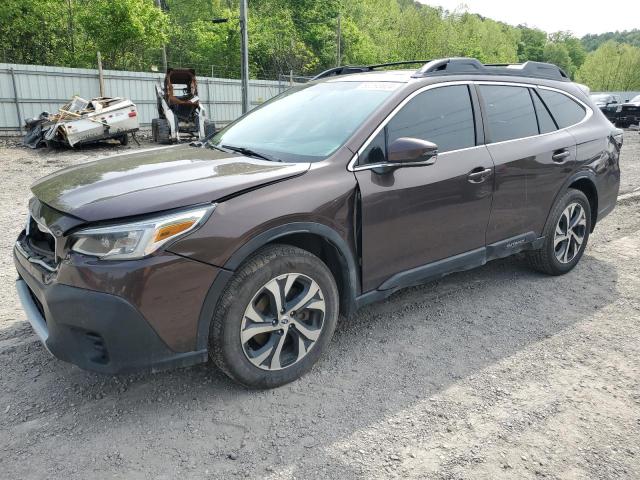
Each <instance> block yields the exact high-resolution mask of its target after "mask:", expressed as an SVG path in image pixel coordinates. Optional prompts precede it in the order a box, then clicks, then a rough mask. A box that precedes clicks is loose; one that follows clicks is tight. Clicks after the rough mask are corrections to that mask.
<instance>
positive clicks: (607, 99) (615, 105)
mask: <svg viewBox="0 0 640 480" xmlns="http://www.w3.org/2000/svg"><path fill="white" fill-rule="evenodd" d="M590 98H591V101H593V103H594V104H595V105H596V107H598V108H599V109H600V111H601V112H602V113H603V114H604V116H605V117H607V118H608V119H609V121H610V122H611V123H615V122H616V117H617V116H618V111H619V110H620V107H621V105H620V97H618V96H617V95H612V94H610V93H594V94H592V95H590Z"/></svg>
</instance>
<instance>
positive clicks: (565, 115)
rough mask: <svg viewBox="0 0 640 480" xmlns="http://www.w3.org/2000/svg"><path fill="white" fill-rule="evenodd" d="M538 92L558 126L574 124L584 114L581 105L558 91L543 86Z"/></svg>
mask: <svg viewBox="0 0 640 480" xmlns="http://www.w3.org/2000/svg"><path fill="white" fill-rule="evenodd" d="M538 92H539V93H540V97H542V100H543V101H544V103H545V104H546V105H547V107H549V111H550V112H551V115H553V118H555V120H556V123H557V124H558V127H560V128H565V127H569V126H571V125H575V124H576V123H578V122H579V121H580V120H582V119H583V118H584V116H585V115H586V111H585V109H584V108H583V107H582V105H580V104H578V103H576V102H575V101H574V100H572V99H571V98H569V97H567V96H566V95H563V94H562V93H560V92H556V91H553V90H546V89H544V88H539V89H538Z"/></svg>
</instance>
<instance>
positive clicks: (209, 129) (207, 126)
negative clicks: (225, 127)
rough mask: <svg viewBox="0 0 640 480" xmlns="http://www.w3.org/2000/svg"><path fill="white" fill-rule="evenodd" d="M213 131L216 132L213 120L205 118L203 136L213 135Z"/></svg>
mask: <svg viewBox="0 0 640 480" xmlns="http://www.w3.org/2000/svg"><path fill="white" fill-rule="evenodd" d="M214 133H216V124H215V123H214V122H213V120H205V121H204V136H205V137H207V138H208V137H210V136H213V134H214Z"/></svg>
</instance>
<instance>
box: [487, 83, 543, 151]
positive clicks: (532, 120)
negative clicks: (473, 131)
mask: <svg viewBox="0 0 640 480" xmlns="http://www.w3.org/2000/svg"><path fill="white" fill-rule="evenodd" d="M480 92H481V93H482V98H483V99H484V103H485V105H486V108H487V118H488V121H489V135H490V139H491V141H492V142H502V141H504V140H513V139H514V138H523V137H530V136H532V135H537V134H538V122H537V121H536V113H535V111H534V110H533V103H532V101H531V96H530V95H529V91H528V89H527V88H524V87H508V86H502V85H480Z"/></svg>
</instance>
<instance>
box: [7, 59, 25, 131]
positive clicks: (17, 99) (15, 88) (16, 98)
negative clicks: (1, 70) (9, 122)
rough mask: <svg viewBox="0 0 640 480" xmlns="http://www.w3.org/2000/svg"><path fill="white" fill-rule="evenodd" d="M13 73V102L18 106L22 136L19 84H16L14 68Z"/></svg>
mask: <svg viewBox="0 0 640 480" xmlns="http://www.w3.org/2000/svg"><path fill="white" fill-rule="evenodd" d="M9 71H10V72H11V83H13V100H14V102H15V104H16V113H17V114H18V128H19V129H20V135H22V134H23V133H24V132H23V131H22V114H21V113H20V96H19V95H18V84H17V83H16V72H15V71H14V70H13V68H10V69H9Z"/></svg>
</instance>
